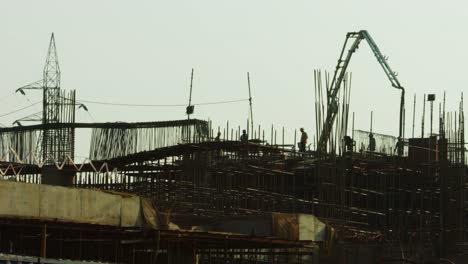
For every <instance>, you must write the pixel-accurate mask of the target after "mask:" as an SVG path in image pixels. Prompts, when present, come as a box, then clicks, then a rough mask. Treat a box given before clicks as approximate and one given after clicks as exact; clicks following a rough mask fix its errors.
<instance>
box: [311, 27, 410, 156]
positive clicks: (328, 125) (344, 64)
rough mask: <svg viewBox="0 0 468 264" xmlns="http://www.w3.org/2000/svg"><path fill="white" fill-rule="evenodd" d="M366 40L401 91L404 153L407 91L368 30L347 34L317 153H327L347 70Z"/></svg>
mask: <svg viewBox="0 0 468 264" xmlns="http://www.w3.org/2000/svg"><path fill="white" fill-rule="evenodd" d="M353 39H354V42H353V43H352V44H351V47H350V48H349V50H348V53H347V54H346V57H344V56H345V50H346V48H347V46H348V44H349V43H350V42H351V41H352V40H353ZM363 39H364V40H366V41H367V43H368V44H369V46H370V48H371V50H372V52H373V53H374V55H375V57H376V58H377V61H378V62H379V63H380V66H382V69H383V70H384V72H385V74H386V75H387V77H388V79H389V80H390V82H391V84H392V86H393V87H395V88H397V89H400V90H401V101H400V123H399V131H398V154H399V155H402V153H403V144H402V143H403V121H404V105H405V89H404V88H403V86H401V84H400V82H399V81H398V79H397V74H396V73H395V72H394V71H393V70H392V69H391V68H390V66H389V65H388V64H387V59H386V58H385V57H384V56H383V55H382V53H381V52H380V50H379V48H378V47H377V45H376V44H375V42H374V40H373V39H372V37H371V36H370V35H369V33H368V32H367V31H366V30H361V31H359V32H349V33H348V34H346V40H345V43H344V45H343V49H342V50H341V54H340V58H339V60H338V64H337V66H336V69H335V73H334V74H333V80H332V83H331V85H330V87H328V89H327V116H326V119H325V123H324V125H323V129H322V132H321V134H320V138H319V141H318V142H317V152H319V153H322V154H324V153H326V152H327V142H328V139H329V138H330V134H331V131H332V128H333V123H334V121H335V117H336V114H337V112H338V98H337V96H338V91H339V90H340V87H341V83H342V82H343V79H344V76H345V73H346V70H347V68H348V65H349V62H350V60H351V57H352V55H353V53H354V52H355V51H356V49H357V48H358V47H359V44H360V43H361V41H362V40H363Z"/></svg>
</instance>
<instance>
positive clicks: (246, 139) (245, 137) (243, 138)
mask: <svg viewBox="0 0 468 264" xmlns="http://www.w3.org/2000/svg"><path fill="white" fill-rule="evenodd" d="M240 141H241V142H242V143H247V142H249V135H247V131H246V130H245V129H244V130H242V135H241V136H240Z"/></svg>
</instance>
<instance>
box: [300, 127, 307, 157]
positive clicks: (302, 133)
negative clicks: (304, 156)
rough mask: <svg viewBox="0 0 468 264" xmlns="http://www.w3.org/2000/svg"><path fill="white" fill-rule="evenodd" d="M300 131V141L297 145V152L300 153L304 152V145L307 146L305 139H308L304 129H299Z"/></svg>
mask: <svg viewBox="0 0 468 264" xmlns="http://www.w3.org/2000/svg"><path fill="white" fill-rule="evenodd" d="M299 130H300V131H301V141H299V143H298V145H299V151H300V152H305V150H306V145H307V139H308V138H309V137H308V136H307V133H306V132H305V131H304V128H302V127H301V129H299Z"/></svg>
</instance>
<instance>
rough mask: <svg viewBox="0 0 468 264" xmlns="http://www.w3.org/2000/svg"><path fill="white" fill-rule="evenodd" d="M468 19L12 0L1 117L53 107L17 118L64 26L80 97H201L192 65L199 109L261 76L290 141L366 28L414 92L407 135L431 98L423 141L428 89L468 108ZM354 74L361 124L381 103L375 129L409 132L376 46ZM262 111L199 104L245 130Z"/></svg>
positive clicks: (5, 9)
mask: <svg viewBox="0 0 468 264" xmlns="http://www.w3.org/2000/svg"><path fill="white" fill-rule="evenodd" d="M466 25H468V3H466V1H461V0H460V1H433V0H425V1H422V0H413V1H408V0H393V1H376V0H353V1H343V0H342V1H339V0H327V1H314V0H308V1H302V0H289V1H285V0H284V1H279V0H249V1H247V0H236V1H224V0H197V1H188V0H186V1H182V0H173V1H155V0H152V1H149V0H148V1H119V0H101V1H89V0H81V1H63V0H62V1H58V0H57V1H51V0H43V1H32V0H31V1H26V0H15V1H7V0H0V35H1V36H2V40H1V42H0V43H1V44H0V72H1V75H0V76H1V77H0V105H1V107H0V125H2V126H10V125H11V123H12V122H13V121H14V120H16V119H18V118H21V117H24V116H26V115H29V114H32V113H34V112H38V111H40V109H39V106H40V105H35V106H33V107H29V108H26V109H24V110H22V111H19V112H17V113H14V114H8V113H9V112H11V111H13V110H17V109H20V108H23V107H27V106H30V105H31V103H35V102H37V101H39V100H40V98H41V96H40V93H39V92H37V91H36V92H35V91H29V92H27V94H26V96H23V95H20V94H14V91H15V90H16V88H18V87H21V86H23V85H26V84H28V83H31V82H34V81H37V80H40V79H42V69H43V67H44V63H45V57H46V52H47V47H48V44H49V38H50V34H51V33H52V32H54V34H55V39H56V45H57V49H58V57H59V60H60V68H61V71H62V76H61V77H62V81H61V84H62V88H63V89H75V90H76V92H77V99H78V100H88V101H99V102H112V103H128V104H182V105H183V104H187V103H188V96H189V85H190V72H191V69H192V68H194V73H195V74H194V83H193V98H192V102H193V103H194V104H197V103H205V102H218V101H229V100H238V99H246V98H248V87H247V77H246V74H247V72H250V79H251V89H252V98H253V115H254V122H255V126H258V125H261V126H262V127H265V128H267V129H269V128H270V127H271V125H272V124H274V126H275V127H276V128H278V130H281V128H282V127H283V126H284V127H285V131H286V137H287V138H291V137H292V135H293V133H294V130H295V129H298V128H300V127H304V128H305V129H306V131H308V132H309V136H312V137H313V136H314V134H315V114H314V103H315V94H314V77H313V76H314V75H313V71H314V70H315V69H321V70H322V71H325V70H327V71H330V72H332V71H333V70H334V68H335V66H336V62H337V59H338V56H339V52H340V50H341V48H342V45H343V42H344V40H345V35H346V33H347V32H349V31H358V30H361V29H366V30H368V31H369V33H370V34H371V35H372V37H373V38H374V40H375V42H376V43H377V45H378V46H379V48H380V50H381V51H382V53H383V54H384V55H385V56H387V57H388V58H389V59H388V63H389V65H390V66H391V67H392V68H393V70H395V71H396V72H398V78H399V80H400V83H401V84H402V85H403V86H404V87H405V89H406V94H407V96H406V102H407V103H406V117H407V118H406V135H411V132H412V128H411V127H412V112H413V95H414V94H417V108H416V129H415V133H416V135H418V134H420V133H421V132H420V127H421V115H422V104H421V102H422V96H423V94H424V93H426V94H427V93H435V94H436V100H437V102H436V106H435V109H436V110H437V111H438V103H439V102H440V100H441V99H442V95H443V93H444V91H446V93H447V111H454V110H457V108H458V102H459V101H460V97H461V93H462V92H464V91H465V93H466V91H468V89H467V85H466V78H465V76H466V68H467V66H466V65H467V64H466V62H467V61H468V49H467V47H468V30H467V29H466ZM349 71H350V72H352V73H353V80H352V94H351V106H350V111H351V112H354V113H355V127H356V128H357V129H364V130H368V129H369V126H370V112H371V111H373V115H374V122H373V130H374V131H376V132H380V133H384V134H391V135H397V132H398V111H399V100H400V93H399V91H398V90H396V89H394V88H392V87H391V85H390V82H389V81H388V79H387V77H386V75H385V74H384V72H383V71H382V69H381V68H380V66H379V64H378V63H377V61H376V60H375V58H374V56H373V54H372V52H371V50H370V48H369V47H368V45H367V44H366V43H362V44H361V46H360V48H359V49H358V51H357V52H356V53H355V54H354V57H353V59H352V62H351V64H350V66H349ZM465 101H467V100H465ZM467 106H468V104H467V103H466V102H465V108H466V107H467ZM87 107H88V109H89V113H87V112H85V111H83V110H79V111H78V112H77V121H78V122H107V121H109V122H110V121H126V122H135V121H157V120H176V119H185V118H186V115H185V107H183V106H179V107H122V106H118V107H117V106H108V105H99V104H92V103H87ZM437 111H436V112H435V113H437ZM5 114H7V115H5ZM248 115H249V107H248V102H247V101H242V102H237V103H230V104H219V105H199V106H195V115H194V116H193V117H194V118H199V119H210V120H212V121H213V124H214V126H215V127H216V126H217V125H220V126H223V127H224V126H225V124H226V122H227V121H228V120H229V123H230V127H237V126H239V125H240V126H242V127H245V124H246V120H247V118H248ZM435 115H437V114H435ZM426 116H427V115H426ZM426 122H427V124H429V123H428V122H429V120H428V119H427V120H426ZM434 126H435V125H434ZM427 127H428V125H426V131H427ZM81 137H82V138H83V139H86V135H83V136H81ZM290 141H291V143H292V139H291V140H290ZM78 145H79V146H78V152H80V153H79V154H78V155H77V156H80V155H81V156H86V155H87V149H86V148H84V147H83V146H84V145H86V144H82V143H81V144H78Z"/></svg>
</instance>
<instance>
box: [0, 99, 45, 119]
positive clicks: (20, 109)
mask: <svg viewBox="0 0 468 264" xmlns="http://www.w3.org/2000/svg"><path fill="white" fill-rule="evenodd" d="M41 102H42V101H39V102H35V103H33V104H31V105H28V106H25V107H23V108H19V109H16V110H13V111H11V112H8V113H4V114H2V115H0V117H4V116H7V115H11V114H14V113H17V112H19V111H22V110H24V109H27V108H30V107H33V106H35V105H37V104H39V103H41Z"/></svg>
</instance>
